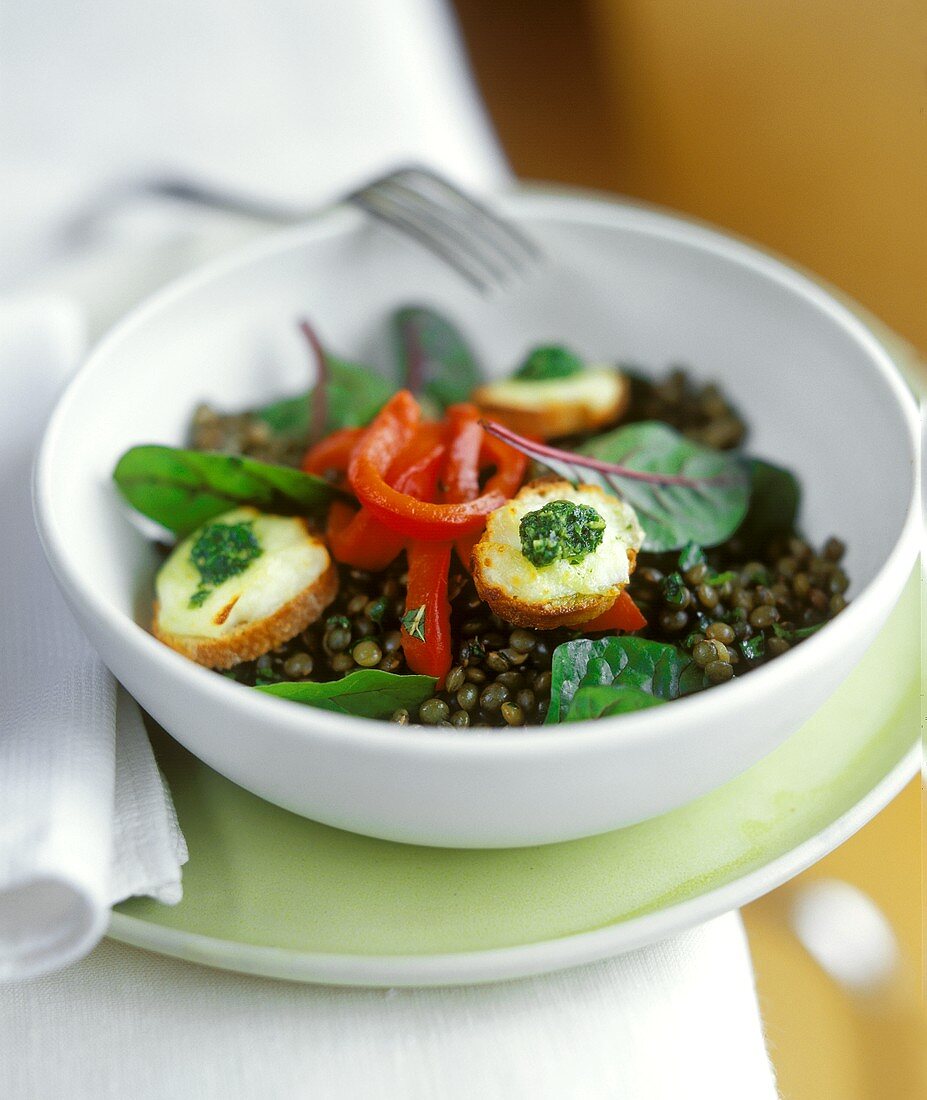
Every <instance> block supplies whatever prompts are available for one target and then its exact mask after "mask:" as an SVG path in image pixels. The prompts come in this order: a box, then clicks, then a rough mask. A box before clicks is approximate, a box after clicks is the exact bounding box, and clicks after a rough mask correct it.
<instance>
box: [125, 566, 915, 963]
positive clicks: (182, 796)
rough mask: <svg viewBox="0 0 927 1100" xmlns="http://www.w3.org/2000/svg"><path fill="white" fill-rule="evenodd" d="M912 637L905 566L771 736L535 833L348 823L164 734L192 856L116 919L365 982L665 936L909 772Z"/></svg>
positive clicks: (842, 834)
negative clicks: (584, 832)
mask: <svg viewBox="0 0 927 1100" xmlns="http://www.w3.org/2000/svg"><path fill="white" fill-rule="evenodd" d="M918 647H919V607H918V586H917V579H916V578H915V577H912V578H911V580H910V582H909V584H908V586H907V588H906V590H905V593H904V596H903V597H902V599H901V601H900V602H899V604H898V606H897V607H896V608H895V609H894V611H893V612H892V615H891V617H890V619H889V621H888V623H887V625H886V626H885V628H884V629H883V631H882V633H881V634H880V635H879V637H878V638H877V640H876V641H875V643H874V644H873V645H872V647H871V648H870V650H869V651H868V652H867V653H866V655H865V656H864V658H863V660H862V661H861V663H860V664H859V665H858V666H857V667H856V669H854V671H853V672H852V673H851V674H850V676H849V678H848V679H847V680H846V681H845V683H844V684H843V685H842V687H841V688H840V689H839V690H838V691H837V693H836V694H835V695H833V696H832V697H831V699H830V700H829V701H828V702H827V703H826V704H825V705H824V706H823V707H822V708H821V710H820V711H818V713H817V714H815V715H814V717H813V718H812V719H811V720H810V721H809V722H808V723H806V725H805V726H803V727H802V729H801V730H799V732H798V733H796V734H795V735H794V736H793V737H792V738H790V739H789V741H787V742H786V743H785V744H784V745H783V746H781V747H780V748H779V749H778V750H776V752H774V753H772V754H771V755H770V756H768V757H767V758H766V759H765V760H762V761H761V762H760V763H759V764H757V765H756V766H755V767H753V768H751V769H750V770H749V771H748V772H746V773H745V774H743V775H741V776H740V777H738V778H737V779H735V780H733V781H732V782H730V783H728V784H726V785H725V786H723V787H721V788H720V789H718V790H717V791H714V792H712V793H711V794H709V795H707V796H705V797H704V798H701V799H699V800H698V801H696V802H694V803H691V804H690V805H688V806H684V807H682V808H681V809H679V810H675V811H674V812H672V813H669V814H666V815H664V816H663V817H659V818H655V819H652V820H650V821H646V822H643V823H641V824H639V825H634V826H630V827H628V828H625V829H619V830H617V831H615V832H612V833H606V834H604V835H602V836H598V837H591V838H587V839H585V840H578V841H571V842H569V843H564V844H554V845H549V846H546V847H542V848H521V849H507V850H492V851H473V850H463V851H461V850H448V849H435V848H423V847H414V846H409V845H401V844H395V843H391V842H388V841H382V840H375V839H372V838H369V837H362V836H356V835H354V834H351V833H345V832H341V831H339V830H337V829H332V828H329V827H328V826H325V825H320V824H317V823H315V822H312V821H307V820H306V819H304V818H301V817H298V816H296V815H294V814H291V813H288V812H287V811H285V810H282V809H279V808H278V807H276V806H273V805H271V804H270V803H267V802H264V801H262V800H261V799H259V798H257V797H256V796H255V795H252V794H249V793H248V792H247V791H245V790H243V789H242V788H240V787H237V786H235V785H234V784H233V783H231V782H230V781H229V780H227V779H224V778H223V777H222V776H220V775H218V774H217V773H216V772H213V771H211V770H210V769H209V768H207V767H206V765H205V764H202V763H201V762H200V761H199V760H197V759H195V758H194V757H193V756H191V755H190V754H189V753H187V752H186V751H185V750H183V749H182V748H181V747H180V746H179V745H177V744H176V743H175V742H173V741H172V740H171V739H170V738H168V737H167V736H166V735H165V734H163V733H161V732H159V731H156V733H155V736H154V744H155V750H156V753H157V755H158V758H159V761H160V763H161V766H162V768H163V769H164V771H165V774H166V776H167V779H168V782H169V783H170V786H171V790H172V792H173V795H174V800H175V803H176V805H177V811H178V815H179V817H180V823H181V826H182V828H183V830H184V833H185V834H186V837H187V841H188V844H189V848H190V852H191V858H190V863H189V864H188V865H187V867H186V868H185V871H184V899H183V901H182V902H181V903H180V905H178V906H176V907H173V908H172V907H168V906H164V905H160V904H158V903H157V902H154V901H152V900H150V899H146V898H136V899H132V900H130V901H128V902H125V903H123V904H122V905H120V906H118V907H117V908H116V910H114V912H113V917H112V923H111V926H110V935H111V936H113V937H114V938H116V939H119V940H122V941H124V942H126V943H131V944H135V945H136V946H139V947H145V948H149V949H150V950H153V951H159V952H162V953H165V954H169V955H174V956H177V957H179V958H183V959H187V960H189V961H192V962H198V963H203V964H206V965H209V966H218V967H222V968H226V969H232V970H239V971H245V972H248V973H254V974H262V975H265V976H267V977H275V978H288V979H293V980H297V981H317V982H328V983H336V984H359V985H426V984H446V983H448V984H449V983H455V982H478V981H492V980H498V979H503V978H513V977H521V976H527V975H530V974H538V973H542V972H545V971H549V970H555V969H559V968H562V967H566V966H571V965H575V964H578V963H582V962H589V961H592V960H595V959H600V958H604V957H607V956H609V955H614V954H618V953H620V952H622V951H625V950H629V949H631V948H634V947H638V946H640V945H642V944H644V943H648V942H652V941H655V940H657V939H660V938H662V937H665V936H668V935H672V934H674V933H677V932H679V931H682V930H683V929H685V928H688V927H692V926H693V925H695V924H698V923H701V922H702V921H704V920H707V919H709V918H710V917H712V916H715V915H717V914H719V913H722V912H725V911H727V910H729V909H732V908H735V907H738V906H740V905H743V904H745V903H746V902H747V901H750V900H752V899H753V898H755V897H758V896H759V895H760V894H763V893H765V892H767V891H768V890H770V889H773V888H774V887H775V886H777V885H779V884H780V883H782V882H784V881H785V880H786V879H788V878H790V877H791V876H792V875H794V874H797V873H798V872H799V871H801V870H803V869H804V868H805V867H807V866H809V865H810V864H811V863H813V862H815V861H816V860H817V859H820V858H821V856H823V855H824V854H825V853H826V852H828V851H830V850H831V849H832V848H834V847H836V846H837V845H838V844H840V843H841V842H842V841H843V840H845V839H846V838H847V837H849V836H850V835H851V834H852V833H853V832H855V831H856V830H857V829H858V828H860V827H861V826H862V825H863V824H864V823H865V822H866V821H868V820H869V818H870V817H872V816H873V815H874V814H875V813H877V812H878V810H879V809H881V808H882V806H884V805H885V804H886V803H887V802H888V801H889V800H890V799H891V798H892V797H893V796H894V795H895V794H896V793H897V792H898V791H899V790H900V789H901V787H902V786H903V784H904V783H905V782H906V781H907V780H908V779H909V778H910V777H911V775H913V774H914V772H915V770H916V768H917V751H916V741H917V730H918V699H919V695H918V675H919V669H918V662H917V653H918V651H919V648H918Z"/></svg>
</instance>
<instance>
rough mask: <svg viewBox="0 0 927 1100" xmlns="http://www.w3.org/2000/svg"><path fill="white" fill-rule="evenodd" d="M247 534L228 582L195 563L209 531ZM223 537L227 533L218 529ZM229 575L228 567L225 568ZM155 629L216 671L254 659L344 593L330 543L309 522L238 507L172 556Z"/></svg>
mask: <svg viewBox="0 0 927 1100" xmlns="http://www.w3.org/2000/svg"><path fill="white" fill-rule="evenodd" d="M223 527H224V528H231V529H234V530H237V531H238V532H240V533H243V538H244V539H245V542H244V544H243V545H244V547H245V552H242V551H241V550H240V549H239V550H238V553H239V555H240V556H239V559H238V562H237V564H234V565H233V566H232V569H234V570H236V571H234V572H233V573H231V575H228V576H227V577H225V578H224V579H223V578H222V574H221V571H220V573H219V574H216V573H215V572H213V573H212V574H209V573H208V574H207V578H208V576H211V577H212V580H213V583H207V578H204V575H203V573H202V571H201V569H200V568H199V567H198V565H197V564H196V562H195V561H194V556H195V550H196V548H197V547H198V546H199V547H202V546H203V545H204V543H203V542H202V541H198V540H201V539H202V537H203V536H204V533H205V534H206V535H207V536H208V535H209V534H210V533H212V534H215V533H216V529H217V528H223ZM219 534H220V535H221V534H222V532H221V530H220V531H219ZM226 572H228V570H226ZM155 592H156V600H155V606H154V624H153V631H154V635H155V637H156V638H159V639H160V640H161V641H162V642H164V643H165V645H169V646H170V647H171V649H176V650H177V652H178V653H182V654H183V655H184V656H185V657H189V658H190V659H191V660H192V661H196V662H197V664H201V665H207V666H208V667H209V668H231V667H232V666H233V665H236V664H238V663H239V662H240V661H250V660H254V659H255V658H256V657H260V656H261V655H262V654H264V653H268V652H269V651H270V650H272V649H276V648H277V646H280V645H282V644H283V643H284V642H286V641H289V639H290V638H292V637H294V635H296V634H298V633H299V632H300V631H301V630H304V629H305V628H306V627H307V626H308V625H309V624H310V623H313V622H315V621H316V619H318V618H319V617H320V616H321V614H322V612H323V611H324V610H325V608H326V607H328V605H329V604H330V603H331V602H332V600H333V599H334V598H335V596H336V594H337V592H338V571H337V569H336V567H335V565H334V563H333V562H332V560H331V557H330V556H329V553H328V549H327V547H326V546H325V543H324V542H323V541H322V539H321V538H319V536H318V535H315V534H313V533H312V532H311V531H310V530H309V529H308V527H307V526H306V522H305V520H303V519H300V518H298V517H290V516H268V515H263V514H262V513H260V512H258V511H257V510H256V509H255V508H236V509H234V510H233V511H231V512H226V513H224V514H223V515H221V516H218V517H217V518H216V519H215V520H212V521H210V523H208V524H204V525H203V526H202V527H201V528H199V530H197V531H194V533H193V534H192V535H191V536H190V537H189V538H187V539H185V540H184V541H183V542H181V543H180V544H179V545H178V546H177V547H176V548H175V549H174V550H173V552H172V553H171V556H170V557H169V558H168V559H167V561H166V562H165V563H164V565H163V566H162V567H161V569H160V571H159V573H158V577H157V580H156V582H155Z"/></svg>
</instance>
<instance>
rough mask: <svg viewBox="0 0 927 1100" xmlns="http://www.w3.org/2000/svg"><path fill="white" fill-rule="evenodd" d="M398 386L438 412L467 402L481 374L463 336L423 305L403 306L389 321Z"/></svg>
mask: <svg viewBox="0 0 927 1100" xmlns="http://www.w3.org/2000/svg"><path fill="white" fill-rule="evenodd" d="M392 325H393V331H394V333H395V342H396V360H397V366H398V375H399V384H400V386H403V387H405V388H406V389H409V390H411V391H412V393H414V394H415V395H416V396H418V395H419V394H422V395H424V396H425V397H427V398H430V399H431V400H432V401H433V402H434V403H435V404H436V405H437V406H438V408H439V409H445V408H447V406H448V405H453V404H456V403H457V402H458V401H466V400H468V398H469V397H470V394H471V392H472V391H473V389H474V388H475V387H476V386H478V385H479V384H480V382H481V381H482V371H481V370H480V368H479V365H478V364H477V361H476V359H475V357H474V355H473V352H472V351H471V350H470V348H469V346H468V345H467V343H466V341H465V340H464V338H463V336H461V334H460V332H459V331H458V329H457V328H456V327H455V326H454V325H453V324H451V322H450V321H448V320H447V318H445V317H442V316H440V314H438V313H435V311H434V310H431V309H428V308H427V307H425V306H404V307H403V308H402V309H398V310H396V312H395V313H394V314H393V319H392Z"/></svg>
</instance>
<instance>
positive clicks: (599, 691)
mask: <svg viewBox="0 0 927 1100" xmlns="http://www.w3.org/2000/svg"><path fill="white" fill-rule="evenodd" d="M665 701H666V700H665V699H660V698H659V697H657V696H656V695H648V694H647V692H646V691H642V690H641V689H640V688H636V687H631V686H630V684H607V685H596V686H592V685H590V686H587V687H581V688H579V690H578V691H577V692H576V694H575V695H574V696H573V702H572V703H571V704H570V709H569V710H568V711H567V715H566V718H564V721H565V722H585V721H586V720H587V719H589V718H608V717H612V716H614V715H616V714H630V713H631V712H632V711H635V710H646V709H647V708H648V707H658V706H660V705H662V704H663V703H664V702H665Z"/></svg>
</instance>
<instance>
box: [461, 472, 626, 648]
mask: <svg viewBox="0 0 927 1100" xmlns="http://www.w3.org/2000/svg"><path fill="white" fill-rule="evenodd" d="M526 517H527V518H526ZM564 520H565V521H566V526H564V523H563V521H564ZM558 522H560V526H559V527H557V526H556V524H557V523H558ZM551 523H553V524H554V525H555V526H551ZM545 524H546V526H545ZM561 536H562V538H561ZM571 540H572V541H571ZM643 540H644V532H643V529H642V528H641V525H640V523H639V522H638V519H637V516H636V514H635V512H634V509H633V508H632V507H631V506H630V505H629V504H626V503H625V502H624V501H623V500H619V499H618V497H615V496H612V495H611V494H609V493H606V492H604V491H603V490H602V489H600V488H598V486H594V485H575V486H574V485H572V484H571V483H570V482H568V481H562V480H559V479H556V478H545V479H541V480H538V481H533V482H531V483H530V484H529V485H526V486H525V487H524V488H523V489H522V490H521V491H520V492H519V493H518V495H517V496H516V497H514V498H513V499H512V500H510V501H509V502H508V503H507V504H505V505H503V506H502V507H501V508H499V509H497V510H496V511H495V512H492V513H491V514H490V516H489V518H488V520H487V523H486V530H485V531H484V533H483V535H482V537H481V538H480V540H479V542H478V543H477V544H476V546H475V547H474V548H473V556H472V559H471V568H472V572H473V580H474V583H475V584H476V589H477V592H478V593H479V595H480V597H481V598H482V599H483V600H485V601H486V603H488V604H489V606H490V607H491V608H492V609H493V611H494V612H495V613H496V614H497V615H499V616H500V617H501V618H503V619H505V620H506V622H509V623H514V624H515V625H516V626H533V627H539V628H542V629H550V628H552V627H557V626H576V625H578V624H580V623H584V622H588V621H589V620H590V619H594V618H595V617H596V616H598V615H601V614H602V612H604V611H606V610H608V608H609V607H611V605H612V604H613V603H614V602H615V600H616V599H617V598H618V596H619V595H620V593H621V590H622V589H623V588H624V587H625V585H626V584H627V583H628V580H629V579H630V576H631V573H632V571H633V569H634V565H635V562H636V560H637V552H638V550H639V549H640V547H641V543H642V542H643ZM526 550H527V554H526Z"/></svg>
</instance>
